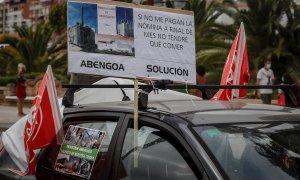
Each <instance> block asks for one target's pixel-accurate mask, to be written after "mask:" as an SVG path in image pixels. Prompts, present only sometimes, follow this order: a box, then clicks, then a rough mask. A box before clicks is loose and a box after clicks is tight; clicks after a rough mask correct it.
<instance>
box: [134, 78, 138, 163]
mask: <svg viewBox="0 0 300 180" xmlns="http://www.w3.org/2000/svg"><path fill="white" fill-rule="evenodd" d="M138 83H139V81H138V80H137V79H135V80H134V115H133V132H134V135H133V144H134V146H133V147H134V148H138V139H137V138H138V131H139V129H138V128H139V124H138V116H139V114H138V113H139V107H138V106H139V103H138V94H139V87H138ZM133 157H134V158H133V159H134V160H133V161H134V162H133V167H134V168H137V167H138V149H136V150H135V151H134V155H133Z"/></svg>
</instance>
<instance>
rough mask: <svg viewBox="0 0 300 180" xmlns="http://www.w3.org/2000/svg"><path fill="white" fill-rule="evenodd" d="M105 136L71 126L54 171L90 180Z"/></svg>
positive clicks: (92, 130)
mask: <svg viewBox="0 0 300 180" xmlns="http://www.w3.org/2000/svg"><path fill="white" fill-rule="evenodd" d="M104 136H105V132H103V131H99V130H95V129H87V128H83V127H80V126H73V125H70V126H69V128H68V131H67V133H66V135H65V139H64V142H63V144H62V145H61V147H60V151H59V154H58V156H57V159H56V163H55V167H54V169H55V170H56V171H59V172H62V173H66V174H70V175H74V176H80V177H83V178H87V179H88V178H89V177H90V175H91V172H92V169H93V165H94V163H95V160H96V158H97V154H98V151H99V149H100V146H101V144H102V141H103V138H104Z"/></svg>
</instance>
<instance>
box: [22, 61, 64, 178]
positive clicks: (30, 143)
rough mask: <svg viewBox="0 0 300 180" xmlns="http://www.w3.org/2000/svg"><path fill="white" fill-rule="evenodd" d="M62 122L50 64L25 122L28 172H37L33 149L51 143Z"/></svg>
mask: <svg viewBox="0 0 300 180" xmlns="http://www.w3.org/2000/svg"><path fill="white" fill-rule="evenodd" d="M61 124H62V123H61V117H60V112H59V107H58V102H57V94H56V89H55V84H54V78H53V74H52V70H51V66H48V69H47V72H46V74H45V75H44V77H43V80H42V82H41V84H40V86H39V89H38V92H37V95H36V96H35V99H34V101H33V103H32V107H31V110H30V114H29V115H28V119H27V122H26V124H25V129H24V145H25V151H26V157H27V162H28V168H27V172H26V174H35V168H36V162H37V159H36V156H35V153H34V151H33V150H35V149H41V148H45V147H47V146H48V145H50V143H51V142H52V141H53V140H54V138H55V136H56V133H57V132H58V130H59V129H60V128H61Z"/></svg>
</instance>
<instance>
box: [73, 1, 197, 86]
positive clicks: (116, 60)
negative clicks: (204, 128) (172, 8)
mask: <svg viewBox="0 0 300 180" xmlns="http://www.w3.org/2000/svg"><path fill="white" fill-rule="evenodd" d="M68 50H69V56H68V63H69V65H68V71H69V72H70V73H86V74H94V75H105V76H117V77H127V78H136V77H139V78H143V77H146V78H155V79H170V80H173V81H177V82H188V83H195V81H196V67H195V64H196V62H195V31H194V17H193V16H192V15H186V14H178V13H171V12H164V11H157V10H150V9H142V8H132V7H124V5H123V4H122V6H116V5H108V4H100V3H98V4H96V3H85V2H68Z"/></svg>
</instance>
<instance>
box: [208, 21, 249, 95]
mask: <svg viewBox="0 0 300 180" xmlns="http://www.w3.org/2000/svg"><path fill="white" fill-rule="evenodd" d="M249 78H250V75H249V65H248V55H247V45H246V34H245V29H244V24H243V23H241V25H240V29H239V31H238V34H237V36H236V37H235V39H234V41H233V44H232V46H231V49H230V52H229V54H228V57H227V60H226V63H225V66H224V69H223V74H222V79H221V83H220V85H247V84H248V82H249ZM243 97H246V89H220V90H219V91H218V92H217V93H216V94H215V95H214V97H212V100H224V101H229V100H232V99H233V98H243Z"/></svg>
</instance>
